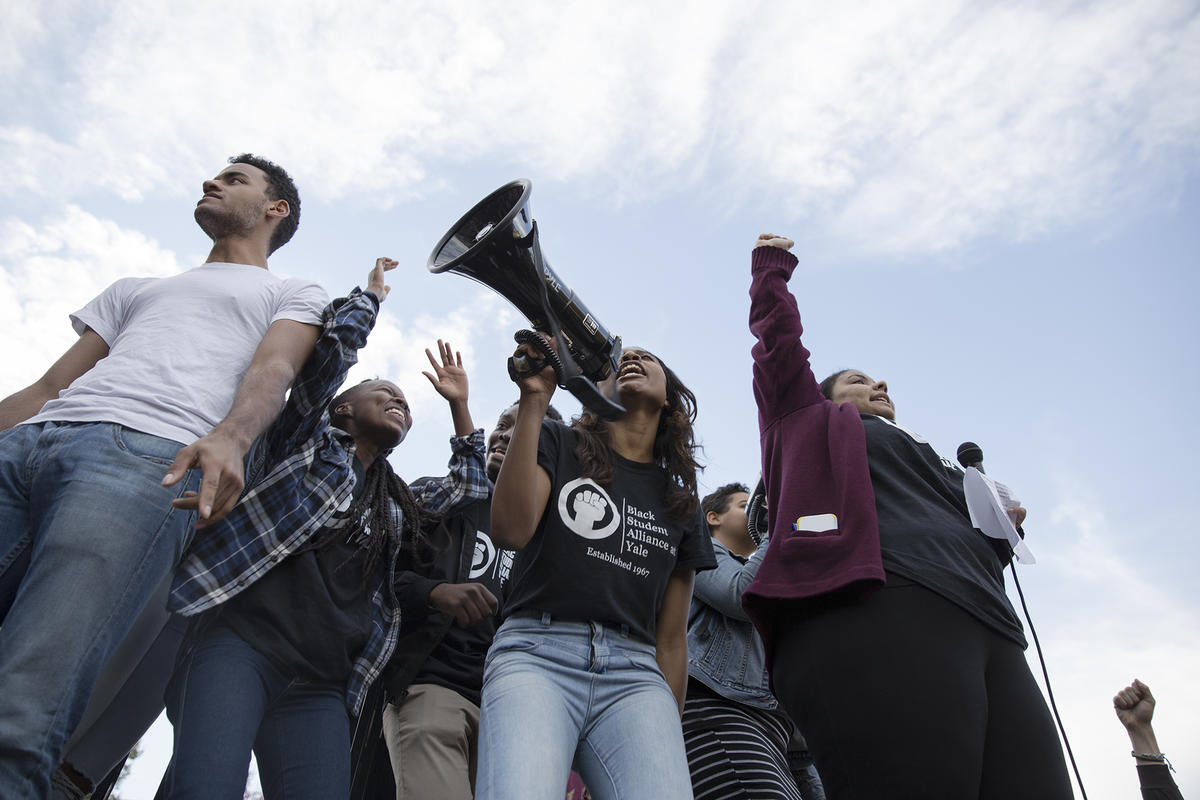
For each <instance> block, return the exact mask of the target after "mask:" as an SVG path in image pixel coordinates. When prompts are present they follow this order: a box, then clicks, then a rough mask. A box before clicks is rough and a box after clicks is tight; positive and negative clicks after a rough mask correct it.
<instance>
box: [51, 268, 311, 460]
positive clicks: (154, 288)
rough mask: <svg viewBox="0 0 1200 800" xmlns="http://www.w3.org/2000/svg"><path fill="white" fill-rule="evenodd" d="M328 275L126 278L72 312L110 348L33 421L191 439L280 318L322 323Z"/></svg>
mask: <svg viewBox="0 0 1200 800" xmlns="http://www.w3.org/2000/svg"><path fill="white" fill-rule="evenodd" d="M328 302H329V296H328V295H327V294H326V292H325V290H324V289H323V288H321V286H320V285H318V284H316V283H312V282H309V281H303V280H300V279H298V278H281V277H279V276H278V275H273V274H272V273H270V272H268V271H267V270H265V269H262V268H261V267H255V266H250V265H247V264H223V263H210V264H204V265H202V266H199V267H196V268H195V269H190V270H188V271H187V272H182V273H180V274H178V275H172V276H171V277H169V278H123V279H121V280H119V281H117V282H116V283H114V284H113V285H111V286H109V287H108V288H107V289H105V290H104V291H103V292H101V293H100V294H99V295H98V296H97V297H96V298H95V299H93V300H92V301H91V302H90V303H88V304H87V305H86V306H84V307H83V308H81V309H80V310H79V311H77V312H75V313H74V314H72V315H71V324H72V325H73V326H74V327H75V330H76V331H78V332H79V333H80V334H82V333H83V332H84V331H85V330H86V329H87V328H91V329H92V330H94V331H95V332H96V333H97V334H99V336H100V338H102V339H103V340H104V341H105V342H106V343H107V344H108V355H107V356H106V357H105V358H102V359H100V361H98V362H96V365H95V366H94V367H92V368H91V369H90V370H88V371H87V372H85V373H84V374H83V375H81V376H80V377H79V378H78V379H76V380H75V381H74V382H73V383H72V384H71V385H70V386H68V387H67V388H66V389H64V390H63V391H62V392H61V393H59V396H58V399H56V400H51V401H50V402H48V403H46V405H44V406H42V410H41V412H40V413H38V414H37V416H35V417H33V418H32V419H30V420H28V422H51V421H55V422H115V423H118V424H121V425H124V426H126V427H128V428H133V429H134V430H138V431H142V432H143V433H149V434H153V435H155V436H161V437H164V438H166V439H173V440H174V441H177V442H180V443H181V444H185V445H186V444H191V443H192V442H193V441H195V440H196V439H198V438H200V437H201V436H204V435H205V434H207V433H208V432H209V431H210V430H212V428H213V426H214V425H216V424H217V423H218V422H220V421H221V420H222V419H224V417H225V415H226V414H228V413H229V409H230V407H231V406H232V405H233V396H234V394H235V393H236V392H237V388H238V385H239V384H240V383H241V380H242V376H243V375H244V374H245V372H246V368H247V367H249V366H250V360H251V358H252V357H253V355H254V351H255V350H256V349H257V348H258V345H259V342H261V341H262V338H263V335H264V334H265V333H266V332H267V328H268V327H269V326H270V325H271V323H272V322H274V321H275V320H278V319H290V320H295V321H297V322H305V323H309V324H312V325H319V324H320V323H321V311H322V309H324V307H325V305H326V304H327V303H328Z"/></svg>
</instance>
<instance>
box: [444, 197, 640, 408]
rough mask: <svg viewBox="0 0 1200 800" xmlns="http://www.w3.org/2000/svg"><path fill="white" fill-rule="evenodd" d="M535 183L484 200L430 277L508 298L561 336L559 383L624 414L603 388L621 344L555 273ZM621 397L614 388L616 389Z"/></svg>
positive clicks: (588, 402) (538, 325)
mask: <svg viewBox="0 0 1200 800" xmlns="http://www.w3.org/2000/svg"><path fill="white" fill-rule="evenodd" d="M531 191H532V184H530V182H529V181H527V180H517V181H513V182H512V183H509V184H507V185H505V186H501V187H500V188H499V189H497V190H496V191H494V192H492V193H491V194H489V195H488V196H487V197H485V198H483V200H481V201H479V202H478V203H477V204H476V205H475V207H474V208H472V209H471V210H470V211H468V212H467V213H466V214H464V215H463V216H462V219H460V220H459V221H458V222H456V223H454V226H453V227H452V228H450V230H449V231H448V232H447V233H446V235H445V236H443V237H442V239H441V241H440V242H438V243H437V246H436V247H434V248H433V253H431V254H430V256H429V264H428V266H429V271H430V272H435V273H436V272H454V273H457V274H459V275H463V276H466V277H468V278H470V279H471V280H473V281H477V282H479V283H482V284H483V285H484V286H486V287H488V288H489V289H491V290H492V291H494V292H496V293H498V294H499V295H500V296H502V297H504V298H505V299H506V300H508V301H509V302H510V303H512V304H513V305H514V306H516V308H517V310H518V311H520V312H521V313H522V314H524V315H525V317H526V318H527V319H528V320H529V323H530V325H531V326H533V328H534V329H535V330H542V331H548V332H549V333H550V334H551V335H552V336H553V338H554V344H555V347H556V348H557V350H558V357H559V359H561V362H562V368H561V370H560V369H557V368H556V370H555V376H556V378H557V379H558V385H559V386H561V387H562V388H564V389H566V390H567V391H569V392H570V393H571V394H573V395H575V397H577V398H578V399H579V402H581V403H583V405H584V406H585V407H586V408H589V409H591V410H592V411H594V412H596V413H597V414H599V415H600V416H601V417H603V418H605V419H616V418H618V417H620V416H621V415H623V414H624V413H625V409H624V407H623V406H621V404H620V403H618V402H617V399H616V396H615V394H613V395H611V396H610V395H608V394H605V393H604V392H603V391H602V390H601V389H600V387H599V386H598V385H597V384H598V383H600V382H601V381H603V380H604V379H605V378H607V377H608V376H609V375H612V374H613V373H615V372H616V371H617V367H618V361H619V359H620V357H621V339H620V337H617V336H613V335H611V334H610V333H609V332H608V330H607V329H606V328H605V327H604V326H603V325H602V324H600V321H599V320H597V319H596V318H595V317H594V316H592V313H591V312H590V311H588V309H587V306H585V305H584V304H583V301H581V300H580V299H579V297H578V296H577V295H576V294H575V293H574V292H572V291H571V290H570V289H569V288H568V287H567V286H566V284H564V283H563V282H562V279H561V278H559V277H558V275H557V274H555V272H554V270H553V269H551V268H550V264H549V262H548V261H547V260H546V259H545V257H544V256H543V255H542V248H541V246H540V245H539V244H538V233H537V221H536V220H534V219H533V216H532V214H531V213H530V210H529V195H530V192H531ZM613 391H614V392H615V387H614V390H613Z"/></svg>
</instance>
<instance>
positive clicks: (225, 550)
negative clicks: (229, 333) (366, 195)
mask: <svg viewBox="0 0 1200 800" xmlns="http://www.w3.org/2000/svg"><path fill="white" fill-rule="evenodd" d="M378 305H379V304H378V301H377V300H376V299H375V297H374V295H371V294H369V293H365V292H360V291H359V290H358V289H355V290H354V292H352V293H351V295H350V296H349V297H347V298H341V299H339V300H335V301H333V302H332V303H330V305H329V306H328V307H327V308H326V309H325V312H324V316H323V328H324V329H323V331H322V333H321V336H320V338H319V339H318V341H317V344H316V347H315V348H314V349H313V353H312V355H311V356H310V357H309V359H308V361H307V362H305V364H304V367H303V368H302V369H301V371H300V373H299V375H297V377H296V381H295V382H294V384H293V386H292V390H291V393H290V394H289V396H288V400H287V403H286V404H285V405H284V409H283V411H282V412H281V414H280V415H279V419H277V420H276V421H275V423H274V424H272V426H271V428H270V429H269V430H268V431H267V434H266V436H265V438H264V441H263V442H262V444H261V446H262V447H263V448H265V451H264V464H263V471H262V473H261V478H260V479H258V480H257V481H256V482H255V483H254V485H253V486H251V487H250V489H249V490H248V491H247V492H246V493H245V494H244V495H243V496H242V498H241V499H240V500H239V501H238V504H237V506H235V507H234V509H233V510H232V511H231V512H229V514H228V515H227V516H226V517H225V518H224V519H222V520H221V521H220V522H218V523H216V524H214V525H213V526H211V527H209V528H204V529H201V530H200V531H198V532H197V534H196V536H195V538H194V539H193V541H192V544H191V546H190V547H189V548H188V550H187V552H186V553H185V554H184V557H183V561H182V562H181V563H180V565H179V569H178V571H177V572H176V574H175V579H174V581H173V583H172V585H171V594H170V598H169V599H168V603H167V605H168V608H170V610H172V611H174V612H177V613H180V614H183V615H185V616H192V615H195V614H199V613H201V612H203V611H206V610H208V609H211V608H214V607H216V606H218V605H220V604H221V603H224V602H225V601H227V600H229V599H230V598H231V597H234V596H235V595H237V594H238V593H239V592H241V591H242V590H243V589H245V588H246V587H247V586H249V585H250V584H252V583H254V582H255V581H256V580H258V579H259V578H261V577H262V576H263V575H264V574H266V572H267V571H268V570H269V569H271V568H272V567H273V566H275V565H276V564H278V563H279V562H281V561H282V560H283V559H285V558H287V557H288V556H289V555H290V554H292V553H294V552H295V551H296V550H297V549H298V548H300V547H301V546H302V545H304V544H305V543H306V542H307V541H308V540H309V539H311V538H312V537H313V536H314V535H316V534H317V533H318V532H319V531H320V530H322V529H323V528H326V527H341V526H343V525H345V524H346V522H347V519H346V517H345V515H344V512H345V511H346V510H348V509H349V507H350V503H351V500H352V497H353V492H354V484H355V480H356V479H355V476H354V469H353V461H354V458H355V445H354V439H353V438H352V437H351V436H350V435H349V434H347V433H346V432H344V431H342V430H339V429H338V428H335V427H333V426H332V425H331V424H330V423H329V414H328V411H327V406H328V405H329V402H330V401H331V400H332V399H333V397H334V396H335V395H336V393H337V390H338V388H339V387H340V386H341V385H342V382H343V381H344V380H345V378H346V373H347V372H348V371H349V369H350V367H351V366H353V365H354V363H355V362H356V361H357V360H358V349H359V348H360V347H362V346H363V345H364V344H365V343H366V340H367V334H368V333H369V332H370V330H371V328H372V326H373V325H374V323H375V315H376V313H377V311H378ZM450 441H451V451H452V455H451V458H450V474H448V475H446V476H445V477H442V478H430V479H424V480H421V481H416V482H414V483H413V485H412V486H411V488H412V491H413V495H414V497H415V498H416V501H417V503H418V505H419V506H420V507H421V509H422V510H423V511H425V512H428V513H432V514H446V513H449V512H453V511H454V510H457V509H459V508H462V507H464V506H467V505H469V504H471V503H473V502H478V501H479V500H482V499H484V498H486V497H487V493H488V482H487V476H486V472H485V466H484V446H483V445H484V439H483V431H482V430H476V431H474V432H473V433H471V434H470V435H469V436H455V437H453V438H452V439H451V440H450ZM339 512H343V513H339ZM391 513H392V515H393V518H394V520H395V523H396V524H395V529H396V530H400V529H401V527H400V523H401V521H402V519H401V516H402V515H401V512H400V509H399V508H398V507H397V506H396V505H395V504H394V503H393V504H391ZM398 550H399V542H398V541H393V542H389V543H388V558H387V559H386V565H385V568H386V571H387V574H386V575H384V574H382V573H381V574H380V575H379V576H378V580H377V581H376V582H375V584H374V585H373V586H372V588H371V632H370V634H369V636H368V639H367V643H366V645H365V646H364V648H363V652H362V653H361V654H360V655H359V657H358V659H357V660H356V661H355V664H354V670H353V674H352V675H351V678H350V682H349V684H348V686H347V688H346V699H347V700H346V702H347V705H348V706H349V707H350V709H351V711H352V713H354V714H356V715H357V714H358V712H359V710H360V709H361V707H362V703H363V698H364V696H365V695H366V689H367V688H368V687H369V686H370V685H371V683H372V682H373V681H374V680H375V679H376V678H377V677H378V676H379V674H380V673H381V672H382V670H383V668H384V666H385V665H386V664H387V661H388V659H389V658H390V657H391V654H392V651H393V650H394V649H395V645H396V639H397V637H398V636H399V631H400V611H399V604H398V602H397V601H396V595H395V589H394V582H395V562H396V555H397V553H398Z"/></svg>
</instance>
